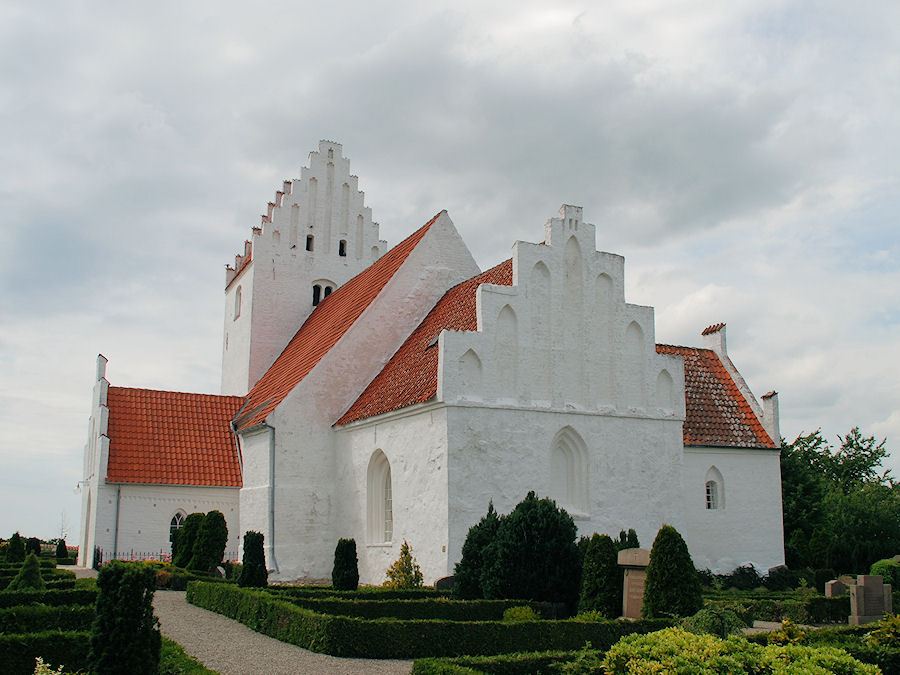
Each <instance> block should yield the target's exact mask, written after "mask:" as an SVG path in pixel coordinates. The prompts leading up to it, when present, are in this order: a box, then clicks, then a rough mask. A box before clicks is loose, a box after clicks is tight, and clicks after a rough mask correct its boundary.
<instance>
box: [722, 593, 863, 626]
mask: <svg viewBox="0 0 900 675" xmlns="http://www.w3.org/2000/svg"><path fill="white" fill-rule="evenodd" d="M795 597H796V596H795ZM705 606H706V607H715V608H717V609H730V610H731V611H733V612H734V613H735V614H737V615H738V616H739V617H741V619H743V620H744V621H745V622H746V623H747V624H748V625H750V624H752V623H753V622H754V621H782V620H783V619H790V620H791V621H793V622H794V623H803V624H811V623H814V624H821V623H847V617H848V616H849V615H850V596H846V595H845V596H843V597H840V598H826V597H825V596H822V595H814V596H810V597H808V598H803V599H795V600H771V599H750V598H742V599H739V600H710V601H707V602H706V604H705Z"/></svg>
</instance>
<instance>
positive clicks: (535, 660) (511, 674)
mask: <svg viewBox="0 0 900 675" xmlns="http://www.w3.org/2000/svg"><path fill="white" fill-rule="evenodd" d="M604 653H605V652H604V651H601V650H594V649H590V650H583V651H582V650H579V651H575V652H563V651H554V652H519V653H516V654H499V655H497V656H456V657H448V658H426V659H416V660H415V662H413V667H412V673H411V675H481V674H482V673H487V674H488V675H541V674H543V673H559V672H566V671H565V670H562V669H561V665H562V664H565V663H571V662H573V661H575V660H576V659H577V658H578V657H579V656H581V655H582V654H585V655H593V656H602V655H603V654H604ZM575 672H581V671H575Z"/></svg>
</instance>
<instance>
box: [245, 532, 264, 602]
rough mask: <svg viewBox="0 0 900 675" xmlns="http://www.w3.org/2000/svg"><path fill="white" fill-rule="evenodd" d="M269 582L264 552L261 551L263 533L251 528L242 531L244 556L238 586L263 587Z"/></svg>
mask: <svg viewBox="0 0 900 675" xmlns="http://www.w3.org/2000/svg"><path fill="white" fill-rule="evenodd" d="M268 584H269V571H268V570H267V569H266V554H265V551H263V535H262V533H260V532H254V531H252V530H250V531H248V532H245V533H244V557H243V563H242V567H241V575H240V576H239V577H238V586H243V587H251V588H265V587H266V586H268Z"/></svg>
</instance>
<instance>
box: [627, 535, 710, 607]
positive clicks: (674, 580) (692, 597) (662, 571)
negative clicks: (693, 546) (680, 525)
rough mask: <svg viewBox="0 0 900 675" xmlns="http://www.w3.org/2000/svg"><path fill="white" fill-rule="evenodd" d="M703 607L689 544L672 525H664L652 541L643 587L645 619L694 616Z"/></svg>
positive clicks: (698, 580)
mask: <svg viewBox="0 0 900 675" xmlns="http://www.w3.org/2000/svg"><path fill="white" fill-rule="evenodd" d="M702 606H703V599H702V597H701V595H700V579H699V578H698V577H697V570H696V568H695V567H694V561H693V560H691V554H690V553H688V548H687V544H685V543H684V539H682V537H681V535H680V534H678V530H676V529H675V528H674V527H672V526H671V525H663V526H662V527H661V528H659V532H657V534H656V539H654V540H653V548H652V549H651V550H650V564H649V565H648V566H647V580H646V582H645V586H644V608H643V612H642V613H643V615H644V617H645V618H648V619H653V618H664V617H671V616H681V617H686V616H693V615H694V614H696V613H697V612H698V611H699V610H700V608H701V607H702Z"/></svg>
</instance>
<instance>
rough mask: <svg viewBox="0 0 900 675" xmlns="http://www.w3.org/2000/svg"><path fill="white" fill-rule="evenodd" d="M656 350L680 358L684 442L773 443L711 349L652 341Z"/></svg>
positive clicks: (771, 445) (751, 445)
mask: <svg viewBox="0 0 900 675" xmlns="http://www.w3.org/2000/svg"><path fill="white" fill-rule="evenodd" d="M710 328H713V329H715V326H711V327H710ZM707 330H709V329H707ZM711 332H714V331H711ZM704 334H706V331H704ZM656 351H657V352H658V353H660V354H677V355H678V356H682V357H683V358H684V398H685V420H684V444H685V445H704V446H713V447H722V448H774V447H775V444H774V443H773V442H772V439H771V438H770V437H769V435H768V434H767V433H766V431H765V429H763V426H762V424H761V423H760V421H759V419H758V418H757V417H756V415H755V414H754V412H753V409H752V408H751V407H750V404H749V403H747V399H745V398H744V396H743V394H741V392H740V389H738V387H737V385H736V384H735V383H734V380H732V379H731V376H730V375H729V374H728V371H727V370H725V366H723V365H722V362H721V361H720V360H719V357H718V356H717V355H716V353H715V352H714V351H712V350H711V349H699V348H696V347H673V346H670V345H656Z"/></svg>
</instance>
